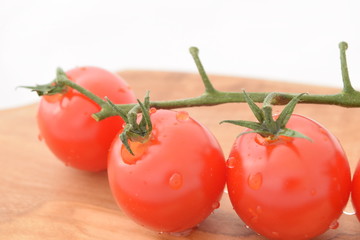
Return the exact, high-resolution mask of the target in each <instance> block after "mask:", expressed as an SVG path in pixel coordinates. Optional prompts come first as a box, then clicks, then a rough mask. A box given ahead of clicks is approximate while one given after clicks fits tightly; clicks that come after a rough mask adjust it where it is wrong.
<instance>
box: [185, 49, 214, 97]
mask: <svg viewBox="0 0 360 240" xmlns="http://www.w3.org/2000/svg"><path fill="white" fill-rule="evenodd" d="M190 54H191V56H192V57H193V59H194V61H195V64H196V67H197V69H198V71H199V74H200V76H201V79H202V81H203V83H204V86H205V93H214V92H216V89H215V88H214V86H213V85H212V83H211V82H210V80H209V78H208V76H207V74H206V72H205V69H204V67H203V65H202V63H201V61H200V58H199V49H198V48H196V47H191V48H190Z"/></svg>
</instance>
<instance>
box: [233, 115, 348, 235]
mask: <svg viewBox="0 0 360 240" xmlns="http://www.w3.org/2000/svg"><path fill="white" fill-rule="evenodd" d="M287 128H290V129H293V130H295V131H298V132H300V133H303V134H305V135H306V136H308V137H310V138H311V139H312V141H309V140H306V139H303V138H289V137H280V138H279V139H278V140H275V141H269V140H266V139H265V138H263V137H261V136H260V135H258V134H255V133H248V134H244V135H241V136H240V137H239V138H237V139H236V141H235V143H234V145H233V147H232V150H231V153H230V156H229V159H228V160H227V184H228V185H227V186H228V192H229V197H230V199H231V203H232V205H233V207H234V209H235V211H236V212H237V214H238V215H239V216H240V218H241V219H242V220H243V221H244V222H245V224H246V225H247V226H249V227H250V228H251V229H253V230H254V231H255V232H257V233H259V234H261V235H263V236H265V237H267V238H270V239H292V240H297V239H310V238H313V237H315V236H317V235H320V234H321V233H323V232H325V231H326V230H328V229H329V228H336V227H337V226H338V222H337V219H338V218H339V216H340V215H341V214H342V211H343V208H344V207H345V205H346V204H347V201H348V198H349V193H350V188H351V175H350V167H349V164H348V161H347V159H346V156H345V154H344V152H343V150H342V148H341V146H340V144H339V142H338V141H337V139H336V138H335V137H334V136H333V135H332V134H331V133H330V132H329V131H327V130H326V129H325V128H324V127H322V126H321V125H320V124H318V123H316V122H314V121H312V120H310V119H308V118H306V117H303V116H300V115H292V116H291V118H290V120H289V122H288V123H287Z"/></svg>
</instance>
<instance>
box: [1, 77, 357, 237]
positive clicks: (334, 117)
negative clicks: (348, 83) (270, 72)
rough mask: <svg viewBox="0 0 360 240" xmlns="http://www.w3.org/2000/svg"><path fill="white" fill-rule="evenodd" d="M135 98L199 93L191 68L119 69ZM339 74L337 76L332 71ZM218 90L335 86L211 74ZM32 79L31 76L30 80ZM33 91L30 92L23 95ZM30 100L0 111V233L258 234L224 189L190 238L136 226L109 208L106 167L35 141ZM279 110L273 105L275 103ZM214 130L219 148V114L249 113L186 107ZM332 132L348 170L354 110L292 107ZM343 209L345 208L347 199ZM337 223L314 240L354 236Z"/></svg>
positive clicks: (230, 132)
mask: <svg viewBox="0 0 360 240" xmlns="http://www.w3.org/2000/svg"><path fill="white" fill-rule="evenodd" d="M119 74H120V75H121V76H122V77H124V78H125V79H126V80H127V81H128V83H129V84H130V85H131V86H132V88H133V90H134V91H135V93H136V94H137V96H138V98H140V99H143V96H144V95H145V93H146V90H150V95H151V98H152V100H170V99H178V98H185V97H193V96H197V95H199V94H201V93H202V91H203V87H202V83H201V80H200V77H199V75H198V74H190V73H189V74H188V73H176V72H152V71H122V72H120V73H119ZM339 78H340V77H339ZM211 79H212V81H213V83H214V85H215V87H216V88H217V89H219V90H223V91H241V90H242V89H245V90H246V91H248V92H252V91H266V92H271V91H284V92H293V93H297V92H309V93H312V94H315V93H336V92H337V91H339V90H338V89H333V88H325V87H315V86H309V85H301V84H292V83H284V82H276V81H264V80H257V79H247V78H240V77H229V76H211ZM34 83H35V82H34ZM29 94H34V93H29ZM36 109H37V104H34V105H29V106H24V107H20V108H16V109H9V110H3V111H0V153H1V155H0V164H1V165H0V239H14V240H15V239H16V240H19V239H20V240H22V239H27V240H38V239H61V240H65V239H66V240H71V239H94V240H95V239H96V240H98V239H104V240H107V239H109V240H110V239H111V240H113V239H138V240H140V239H194V240H195V239H197V240H205V239H206V240H215V239H221V240H227V239H264V238H262V237H261V236H258V235H257V234H255V233H254V232H252V231H251V230H249V229H247V228H246V227H245V225H244V223H242V222H241V221H240V219H239V218H238V217H237V215H236V214H235V212H234V211H233V210H232V207H231V205H230V202H229V199H228V197H227V195H226V194H225V195H224V197H223V199H222V201H221V207H220V208H219V209H218V210H216V211H215V212H214V214H212V215H211V216H210V217H209V218H208V219H207V220H205V221H204V222H203V223H202V224H201V225H200V226H199V228H198V230H196V231H195V232H193V233H192V234H191V235H190V236H187V237H180V238H179V237H174V236H170V235H166V234H159V233H156V232H152V231H149V230H147V229H144V228H142V227H141V226H139V225H137V224H135V223H134V222H132V221H131V220H130V219H129V218H127V217H126V216H125V215H124V214H123V213H122V212H121V211H120V210H119V208H118V207H117V206H116V204H115V202H114V200H113V198H112V196H111V193H110V190H109V186H108V182H107V175H106V172H101V173H87V172H82V171H78V170H74V169H71V168H68V167H65V166H64V165H63V164H62V163H61V162H60V161H59V160H57V159H56V158H55V157H54V156H53V155H52V154H51V152H50V151H49V150H48V149H47V147H46V146H45V144H44V143H43V142H41V141H40V140H39V139H38V130H37V126H36ZM276 109H281V107H276ZM187 111H188V112H189V113H190V115H191V116H192V117H194V118H196V119H197V120H199V121H200V122H202V123H203V124H204V125H206V126H207V127H208V128H210V130H211V131H212V132H213V133H214V134H215V136H216V137H217V138H218V140H219V142H220V143H221V145H222V147H223V150H224V153H225V154H226V155H227V154H228V153H229V150H230V147H231V145H232V143H233V141H234V139H235V137H236V136H237V134H238V133H239V132H241V131H242V129H241V128H239V127H236V126H231V125H227V124H224V125H219V124H218V123H219V122H220V121H221V120H224V119H240V118H241V119H248V120H251V119H254V118H253V117H252V116H251V112H250V110H249V109H248V106H247V105H246V104H243V103H241V104H225V105H221V106H214V107H201V108H192V109H187ZM295 112H296V113H299V114H306V115H307V116H309V117H311V118H313V119H315V120H317V121H318V122H320V123H322V124H323V125H325V126H326V127H327V128H328V129H329V130H330V131H332V132H333V133H334V134H335V135H336V136H337V137H338V138H339V140H340V141H341V143H342V145H343V147H344V149H345V151H346V152H347V154H348V158H349V161H350V165H351V168H352V170H353V169H354V168H355V166H356V163H357V161H358V158H359V156H360V147H359V137H360V133H359V124H358V122H359V119H360V109H346V108H341V107H336V106H321V105H305V104H303V105H298V106H297V108H296V109H295ZM346 210H347V211H350V212H351V211H352V207H351V204H349V205H348V207H347V209H346ZM339 222H340V226H339V228H337V229H336V230H329V231H328V232H326V233H325V234H323V235H322V236H320V237H318V238H317V239H353V240H355V239H360V223H359V222H358V221H357V220H356V217H355V216H348V215H343V216H342V217H341V219H340V221H339Z"/></svg>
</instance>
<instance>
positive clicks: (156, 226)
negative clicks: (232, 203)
mask: <svg viewBox="0 0 360 240" xmlns="http://www.w3.org/2000/svg"><path fill="white" fill-rule="evenodd" d="M177 116H180V117H177ZM150 117H151V121H152V123H153V131H152V134H151V138H150V140H148V142H147V143H145V144H137V143H132V142H130V143H131V148H132V151H133V152H134V153H135V157H132V156H131V155H129V153H128V152H127V150H126V149H125V147H124V146H123V144H122V143H121V141H120V140H119V139H118V138H116V139H115V141H114V142H113V145H112V147H111V150H110V152H109V161H108V164H109V165H108V178H109V183H110V187H111V190H112V193H113V195H114V198H115V200H116V201H117V203H118V205H119V207H120V208H121V209H122V210H123V211H124V212H125V213H126V214H127V215H128V216H129V217H131V218H132V219H133V220H135V221H136V222H137V223H139V224H141V225H143V226H145V227H147V228H150V229H152V230H155V231H158V232H172V233H179V232H184V231H187V230H189V229H192V228H194V227H196V226H197V224H199V223H200V222H202V221H203V220H204V219H205V218H206V217H207V216H208V215H209V214H210V213H211V212H212V211H214V209H216V208H218V207H219V201H220V198H221V196H222V193H223V190H224V186H225V168H226V166H225V159H224V156H223V153H222V150H221V148H220V146H219V144H218V142H217V141H216V139H215V138H214V136H213V135H212V134H211V133H210V132H209V131H208V130H207V129H205V128H204V127H203V126H202V125H200V124H199V123H198V122H196V121H195V120H193V119H192V118H188V116H187V114H186V113H185V112H179V113H177V112H175V111H170V110H157V111H156V112H154V113H151V115H150ZM178 119H179V120H178Z"/></svg>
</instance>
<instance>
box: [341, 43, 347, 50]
mask: <svg viewBox="0 0 360 240" xmlns="http://www.w3.org/2000/svg"><path fill="white" fill-rule="evenodd" d="M339 48H340V49H341V50H347V49H348V44H347V42H340V43H339Z"/></svg>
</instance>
